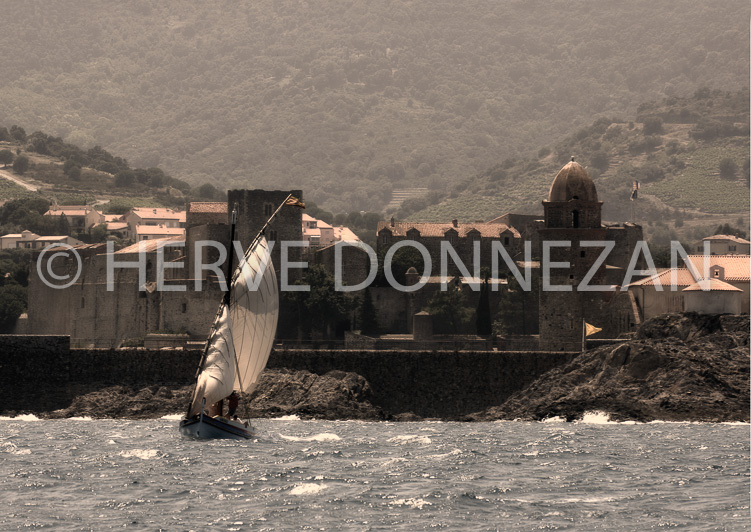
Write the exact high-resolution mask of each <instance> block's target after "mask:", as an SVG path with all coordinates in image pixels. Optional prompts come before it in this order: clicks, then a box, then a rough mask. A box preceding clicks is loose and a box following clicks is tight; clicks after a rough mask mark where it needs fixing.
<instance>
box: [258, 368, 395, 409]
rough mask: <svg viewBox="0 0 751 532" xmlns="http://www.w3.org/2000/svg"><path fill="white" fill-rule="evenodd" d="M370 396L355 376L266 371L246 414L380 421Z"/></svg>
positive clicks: (368, 390)
mask: <svg viewBox="0 0 751 532" xmlns="http://www.w3.org/2000/svg"><path fill="white" fill-rule="evenodd" d="M371 393H372V392H371V389H370V385H369V384H368V381H367V380H365V379H364V378H363V377H362V376H360V375H358V374H356V373H350V372H345V371H337V370H335V371H330V372H328V373H326V374H324V375H317V374H315V373H310V372H309V371H291V370H287V369H267V370H265V371H264V372H263V374H262V375H261V379H260V380H259V382H258V386H257V387H256V390H255V391H254V392H253V393H252V394H251V396H250V408H249V411H250V416H251V417H278V416H281V415H297V416H299V417H301V418H308V419H309V418H315V419H362V420H383V419H385V417H386V416H385V414H384V413H383V411H382V410H381V409H380V408H376V407H374V406H373V405H372V404H371V403H370V397H371Z"/></svg>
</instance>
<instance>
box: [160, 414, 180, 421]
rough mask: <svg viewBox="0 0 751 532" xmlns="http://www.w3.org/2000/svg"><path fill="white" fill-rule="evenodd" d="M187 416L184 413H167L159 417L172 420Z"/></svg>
mask: <svg viewBox="0 0 751 532" xmlns="http://www.w3.org/2000/svg"><path fill="white" fill-rule="evenodd" d="M184 417H185V416H184V415H183V414H167V415H166V416H162V417H161V418H159V419H167V420H170V421H180V420H181V419H182V418H184Z"/></svg>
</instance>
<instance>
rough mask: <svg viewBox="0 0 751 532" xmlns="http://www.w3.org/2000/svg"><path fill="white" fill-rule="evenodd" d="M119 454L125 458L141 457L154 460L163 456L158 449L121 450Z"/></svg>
mask: <svg viewBox="0 0 751 532" xmlns="http://www.w3.org/2000/svg"><path fill="white" fill-rule="evenodd" d="M118 455H119V456H122V457H123V458H140V459H141V460H153V459H154V458H161V457H162V453H161V452H160V451H159V450H158V449H132V450H130V451H120V452H119V453H118Z"/></svg>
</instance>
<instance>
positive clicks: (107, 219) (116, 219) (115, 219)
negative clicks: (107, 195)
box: [104, 214, 123, 222]
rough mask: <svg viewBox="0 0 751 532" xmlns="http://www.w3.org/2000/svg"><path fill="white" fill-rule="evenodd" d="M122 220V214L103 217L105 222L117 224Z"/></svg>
mask: <svg viewBox="0 0 751 532" xmlns="http://www.w3.org/2000/svg"><path fill="white" fill-rule="evenodd" d="M122 219H123V215H122V214H105V215H104V221H105V222H119V221H120V220H122Z"/></svg>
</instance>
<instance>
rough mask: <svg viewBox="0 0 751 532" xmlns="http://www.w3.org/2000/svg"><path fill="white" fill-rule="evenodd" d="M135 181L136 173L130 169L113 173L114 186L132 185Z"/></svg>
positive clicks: (124, 186)
mask: <svg viewBox="0 0 751 532" xmlns="http://www.w3.org/2000/svg"><path fill="white" fill-rule="evenodd" d="M135 181H136V175H135V174H134V173H133V172H132V171H131V170H123V171H122V172H118V173H117V174H115V186H116V187H120V188H126V187H130V186H133V183H135Z"/></svg>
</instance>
